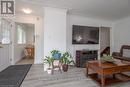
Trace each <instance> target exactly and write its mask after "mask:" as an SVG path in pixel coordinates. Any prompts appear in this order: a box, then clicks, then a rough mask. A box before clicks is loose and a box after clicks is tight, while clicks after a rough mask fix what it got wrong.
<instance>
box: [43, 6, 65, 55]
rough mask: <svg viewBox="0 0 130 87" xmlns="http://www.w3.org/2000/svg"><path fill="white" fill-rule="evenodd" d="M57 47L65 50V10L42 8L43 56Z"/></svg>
mask: <svg viewBox="0 0 130 87" xmlns="http://www.w3.org/2000/svg"><path fill="white" fill-rule="evenodd" d="M53 49H57V50H60V51H66V10H65V9H57V8H49V7H46V8H44V56H48V55H49V53H50V51H51V50H53Z"/></svg>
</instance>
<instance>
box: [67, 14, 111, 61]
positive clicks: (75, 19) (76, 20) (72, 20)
mask: <svg viewBox="0 0 130 87" xmlns="http://www.w3.org/2000/svg"><path fill="white" fill-rule="evenodd" d="M72 25H82V26H95V27H101V26H105V27H113V23H112V22H109V21H104V20H99V19H92V18H87V17H83V16H76V15H69V14H68V15H67V51H69V52H70V53H71V54H72V56H73V58H74V59H75V54H76V50H83V49H88V50H98V54H99V53H100V45H99V44H100V43H99V44H97V45H82V44H80V45H74V44H72ZM99 57H100V56H99Z"/></svg>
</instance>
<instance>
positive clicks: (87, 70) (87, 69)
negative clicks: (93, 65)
mask: <svg viewBox="0 0 130 87" xmlns="http://www.w3.org/2000/svg"><path fill="white" fill-rule="evenodd" d="M88 65H89V64H88V63H87V66H86V76H87V77H88V72H89V66H88Z"/></svg>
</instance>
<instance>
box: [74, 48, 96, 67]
mask: <svg viewBox="0 0 130 87" xmlns="http://www.w3.org/2000/svg"><path fill="white" fill-rule="evenodd" d="M97 58H98V51H97V50H77V51H76V66H77V67H86V61H90V60H97Z"/></svg>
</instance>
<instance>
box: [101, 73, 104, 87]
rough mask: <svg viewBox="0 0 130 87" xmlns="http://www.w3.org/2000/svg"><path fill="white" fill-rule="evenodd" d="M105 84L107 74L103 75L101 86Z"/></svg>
mask: <svg viewBox="0 0 130 87" xmlns="http://www.w3.org/2000/svg"><path fill="white" fill-rule="evenodd" d="M104 86H105V76H104V75H101V87H104Z"/></svg>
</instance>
